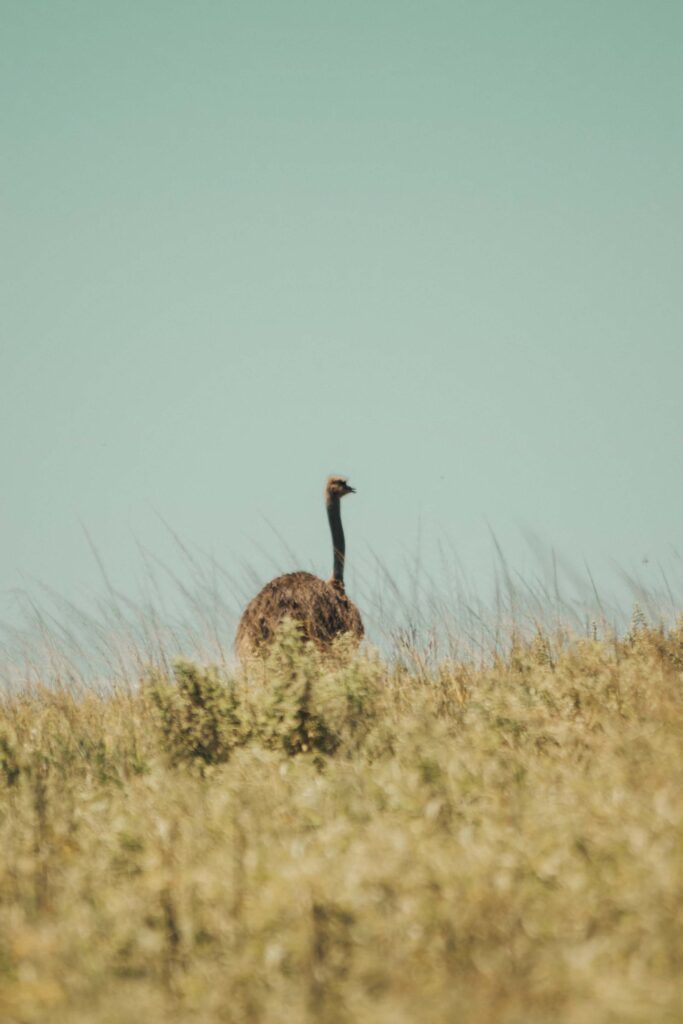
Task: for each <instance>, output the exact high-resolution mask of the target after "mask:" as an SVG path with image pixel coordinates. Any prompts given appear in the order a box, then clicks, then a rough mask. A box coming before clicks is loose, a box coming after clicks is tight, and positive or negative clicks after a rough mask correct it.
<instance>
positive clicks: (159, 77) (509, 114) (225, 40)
mask: <svg viewBox="0 0 683 1024" xmlns="http://www.w3.org/2000/svg"><path fill="white" fill-rule="evenodd" d="M0 9H1V21H2V27H1V31H0V49H1V63H0V89H1V94H2V103H1V104H0V123H1V131H2V227H1V240H0V244H1V246H2V260H3V268H2V275H1V282H0V289H1V295H0V309H1V314H0V322H1V329H2V352H1V363H0V410H1V416H2V433H1V436H0V453H1V459H2V483H3V486H2V493H1V494H0V588H1V590H2V593H3V601H4V602H5V606H6V605H7V603H8V601H9V598H8V591H9V590H10V588H12V587H14V586H17V585H21V584H22V582H23V583H25V582H26V580H27V579H29V578H30V577H33V576H35V577H38V578H40V579H41V580H43V581H45V582H46V583H48V584H50V585H52V586H54V587H56V588H57V589H59V590H61V591H62V592H63V593H65V594H66V595H68V596H76V595H82V594H83V593H85V592H87V590H88V588H89V587H93V586H95V585H96V584H95V581H96V577H97V569H96V567H95V566H94V564H93V560H92V556H91V554H90V552H89V549H88V546H87V543H86V542H85V540H84V536H83V532H82V528H81V524H85V526H86V527H87V529H88V530H89V531H90V533H91V535H92V537H93V539H94V541H95V543H96V544H97V547H98V548H99V551H100V553H101V555H102V557H103V559H104V561H105V562H106V563H107V565H108V566H109V568H110V571H111V573H112V576H113V578H114V579H115V581H116V582H117V583H118V584H119V585H120V586H121V587H122V588H123V589H124V590H126V589H127V588H129V587H133V586H134V585H135V579H136V574H137V573H138V570H139V568H140V565H139V555H138V552H137V549H136V545H135V541H136V539H137V540H139V541H141V542H142V543H143V544H144V545H145V546H147V547H149V548H151V549H152V550H154V551H157V552H158V553H160V554H161V555H162V556H164V557H172V556H169V555H168V546H167V545H168V538H167V537H166V536H165V534H164V529H163V527H162V526H161V524H160V521H159V518H158V515H159V514H160V515H161V516H163V517H164V518H165V519H166V520H167V521H168V522H169V523H170V524H171V525H172V526H173V528H174V529H175V530H177V532H178V533H179V534H180V536H181V537H182V538H183V539H184V540H185V541H186V542H187V543H188V544H191V545H192V544H197V545H199V546H201V547H202V548H204V549H206V550H208V551H211V552H213V554H214V555H215V556H216V557H217V559H218V560H219V561H220V562H221V563H222V564H223V565H225V566H226V567H227V568H228V569H229V570H232V569H233V568H235V567H237V566H238V564H239V562H240V560H245V561H248V562H252V563H253V564H255V565H256V566H257V567H258V571H259V572H262V573H263V578H264V579H265V578H266V575H267V574H268V573H269V571H270V570H269V568H268V566H267V563H266V562H265V560H263V559H262V556H261V555H260V553H259V549H260V548H264V549H265V550H266V551H268V552H270V553H272V555H273V557H274V560H275V562H276V563H277V565H278V566H279V567H280V568H282V569H284V568H287V567H296V566H293V565H291V562H288V559H287V556H286V554H284V553H283V549H282V545H281V544H280V542H279V541H278V540H277V538H276V537H275V535H274V533H273V531H272V530H271V528H270V526H269V525H268V523H272V524H273V525H274V526H275V527H276V528H277V530H278V531H280V533H281V534H282V535H283V536H284V537H285V538H286V539H287V541H288V542H289V543H290V544H291V546H292V548H293V549H294V551H295V552H296V553H297V556H298V558H299V560H300V562H301V564H302V565H303V566H304V567H306V568H313V569H314V570H315V571H318V572H320V573H321V574H327V573H328V572H329V568H330V566H329V562H330V553H329V551H328V547H329V542H328V537H327V526H326V522H325V520H324V516H323V511H322V504H321V489H322V484H323V479H324V477H325V475H326V474H327V473H329V472H338V473H347V474H348V475H349V477H350V479H351V481H352V482H353V483H354V484H355V485H356V486H357V488H358V495H357V497H355V498H349V499H347V502H346V504H345V513H346V520H345V521H346V526H347V534H348V544H349V556H350V566H349V569H350V572H351V577H352V578H353V571H354V563H355V571H357V572H359V571H362V570H363V569H364V567H367V565H368V564H369V561H370V552H375V553H376V554H378V555H379V556H380V557H381V558H382V559H383V560H384V561H385V562H386V563H387V564H388V565H390V566H392V565H396V566H398V565H399V563H400V562H401V560H402V559H403V558H404V554H405V551H406V550H408V551H410V550H412V549H413V548H414V546H415V543H416V537H417V534H418V530H421V531H422V534H423V536H426V537H427V538H428V542H425V544H426V547H425V551H426V552H427V553H426V554H425V556H424V557H425V558H427V559H429V558H431V557H436V556H432V555H429V553H428V551H429V544H430V543H432V541H435V540H436V539H438V538H439V537H444V538H447V540H448V542H449V543H451V544H452V545H454V547H455V549H456V551H457V552H458V553H459V554H460V556H461V557H462V559H463V561H464V562H465V564H466V565H467V566H468V567H469V568H470V569H471V570H472V572H473V573H474V576H475V577H476V575H477V573H478V572H480V571H481V572H483V571H484V566H487V565H488V564H489V562H490V550H489V541H488V534H487V523H490V524H491V526H492V527H493V528H494V529H495V530H496V531H497V532H498V534H499V535H500V537H501V541H502V543H503V545H504V546H505V547H506V548H507V550H509V552H510V554H511V557H512V558H513V559H514V558H515V557H516V555H517V552H518V549H519V551H521V550H522V546H523V542H522V540H521V533H520V531H521V530H531V531H535V532H537V533H538V534H539V535H540V537H541V538H542V539H543V540H544V541H546V542H547V543H548V544H552V545H554V546H556V547H557V548H558V549H559V550H560V551H561V552H563V553H564V554H565V555H566V557H567V558H568V559H569V560H570V561H572V560H573V561H575V562H576V563H577V564H578V565H581V564H582V562H583V560H584V559H587V560H588V561H589V562H590V563H591V564H593V565H597V566H598V570H599V566H600V565H602V564H604V565H607V564H608V562H609V560H610V559H614V560H616V561H617V562H618V563H620V564H621V565H624V566H626V567H630V566H631V565H639V566H640V565H644V566H645V569H644V570H643V571H644V572H646V573H647V572H648V571H650V570H649V569H648V568H647V566H648V565H649V566H650V567H651V568H652V567H653V566H654V565H655V564H656V562H657V561H661V562H662V564H664V565H668V564H669V563H670V562H671V561H672V559H673V560H674V561H675V557H676V556H675V552H676V551H679V552H680V550H681V548H682V547H683V527H682V522H683V517H682V514H681V513H682V508H683V454H682V453H683V443H682V442H683V414H682V411H681V409H682V406H681V392H682V385H683V312H682V303H681V294H682V290H683V289H682V283H683V244H682V238H683V230H682V229H683V117H681V96H683V4H681V3H677V2H673V0H671V2H669V0H653V2H651V3H645V2H642V0H637V2H634V0H602V2H600V0H571V2H559V0H558V2H549V0H538V2H530V0H518V2H508V0H497V2H487V0H471V2H458V0H448V2H442V3H430V2H429V0H427V2H419V3H418V2H411V3H408V2H403V0H382V2H373V0H363V2H355V0H345V2H343V3H341V2H338V0H335V2H333V3H330V2H325V0H310V2H301V0H289V2H286V3H285V2H262V0H245V2H228V0H223V2H218V0H214V2H209V0H204V2H201V0H200V2H196V3H187V2H179V0H134V2H129V0H116V2H111V3H105V2H97V0H70V2H65V0H50V2H49V3H42V2H37V0H16V2H12V0H4V2H2V4H1V5H0ZM520 557H521V556H520ZM645 557H647V558H648V559H649V561H648V563H643V562H642V559H643V558H645ZM678 566H679V568H680V556H678ZM652 571H654V569H652Z"/></svg>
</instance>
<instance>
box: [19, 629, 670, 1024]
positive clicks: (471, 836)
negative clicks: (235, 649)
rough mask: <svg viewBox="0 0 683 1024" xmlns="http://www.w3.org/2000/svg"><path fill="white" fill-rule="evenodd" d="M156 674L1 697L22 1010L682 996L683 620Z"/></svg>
mask: <svg viewBox="0 0 683 1024" xmlns="http://www.w3.org/2000/svg"><path fill="white" fill-rule="evenodd" d="M143 674H144V673H143ZM134 682H135V680H131V679H128V680H127V683H126V685H125V686H124V685H122V684H120V685H117V686H114V687H113V688H112V689H110V691H109V692H103V693H99V694H98V693H96V692H94V691H93V690H87V689H80V690H74V689H73V688H70V687H69V686H66V685H63V686H56V687H51V688H49V689H47V688H40V687H37V686H34V687H33V688H32V689H30V690H27V691H25V692H23V693H15V694H14V695H8V696H7V697H6V698H5V700H4V702H3V705H2V708H1V713H0V848H1V849H2V860H1V862H0V1019H2V1020H3V1021H7V1022H8V1024H13V1022H21V1024H33V1022H42V1021H48V1020H49V1021H50V1022H51V1024H76V1022H85V1021H87V1022H88V1024H99V1022H102V1024H104V1022H107V1024H116V1022H121V1024H124V1022H125V1024H128V1022H129V1021H131V1020H145V1021H146V1022H147V1024H156V1022H162V1021H164V1022H165V1021H169V1020H171V1021H177V1022H185V1021H197V1022H202V1024H213V1022H219V1021H220V1022H232V1021H235V1022H238V1021H253V1022H257V1021H258V1022H264V1021H268V1022H271V1021H272V1022H283V1024H284V1022H287V1024H292V1022H297V1021H302V1022H303V1021H314V1020H315V1021H316V1022H342V1021H353V1022H365V1021H367V1022H373V1024H374V1022H377V1024H383V1022H386V1024H389V1022H391V1024H401V1022H406V1024H407V1022H410V1024H412V1022H414V1021H420V1022H421V1024H431V1022H434V1024H437V1022H438V1024H441V1022H443V1021H447V1020H459V1021H467V1022H476V1024H488V1022H491V1024H493V1022H496V1024H513V1022H514V1024H517V1022H519V1024H534V1022H538V1024H540V1022H544V1024H545V1022H547V1021H557V1022H566V1024H579V1022H580V1024H584V1022H590V1024H592V1022H595V1024H602V1022H623V1021H634V1022H635V1021H642V1022H647V1024H659V1022H661V1024H664V1022H671V1024H673V1022H678V1021H680V1020H681V1019H683V980H682V979H683V623H682V624H680V625H679V626H678V628H674V629H672V630H671V631H670V632H668V633H665V632H664V631H662V630H658V629H653V628H649V627H648V626H646V625H645V624H644V623H643V622H636V623H635V626H634V628H633V629H632V630H631V633H630V635H629V636H628V637H627V638H626V639H625V640H622V641H619V642H617V641H616V640H590V639H575V640H572V639H570V638H568V637H567V636H566V635H560V634H558V635H557V636H554V635H549V634H548V633H543V632H540V633H538V634H537V635H536V636H535V637H533V638H531V639H530V640H529V641H528V642H521V641H517V642H515V643H513V644H512V646H511V647H510V649H509V650H508V652H507V654H506V655H505V656H499V657H498V658H496V659H494V660H492V661H491V662H490V663H489V664H488V665H486V664H480V665H475V664H473V663H472V662H471V661H466V662H458V661H441V662H438V663H435V664H431V663H430V664H428V663H427V662H426V661H425V660H424V658H423V656H422V655H421V654H417V653H416V654H415V657H414V658H412V659H411V658H409V657H404V658H403V660H402V662H398V663H397V662H394V663H393V664H389V663H387V662H385V661H382V660H380V659H379V658H377V657H372V656H363V657H356V658H355V659H352V660H351V661H349V660H347V659H344V658H343V657H340V658H339V659H338V661H336V662H329V661H328V662H326V663H324V664H323V663H321V662H319V661H318V660H317V659H316V656H315V655H314V654H312V653H311V652H308V653H304V654H302V653H301V652H300V651H298V649H297V645H296V643H295V642H294V641H293V639H292V637H291V636H289V635H284V636H283V638H282V642H281V644H280V647H279V649H278V650H277V651H276V652H275V653H274V655H273V656H272V658H271V660H270V661H269V662H268V663H267V664H266V665H262V666H257V667H256V668H254V669H253V670H252V672H251V674H250V676H249V677H248V678H246V677H244V676H235V675H231V674H230V673H229V672H228V671H226V670H225V669H202V668H199V667H197V666H196V665H193V664H191V663H187V662H185V663H180V664H178V665H177V666H176V668H175V674H173V673H172V672H170V671H169V670H167V669H165V668H164V667H163V665H161V664H160V663H159V664H157V666H156V668H155V669H154V671H152V672H151V673H149V674H146V675H145V677H144V680H143V683H142V685H141V686H137V685H133V683H134Z"/></svg>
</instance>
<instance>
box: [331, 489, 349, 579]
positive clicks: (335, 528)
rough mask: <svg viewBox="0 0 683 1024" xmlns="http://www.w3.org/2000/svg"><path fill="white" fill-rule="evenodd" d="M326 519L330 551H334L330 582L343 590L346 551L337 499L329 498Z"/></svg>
mask: <svg viewBox="0 0 683 1024" xmlns="http://www.w3.org/2000/svg"><path fill="white" fill-rule="evenodd" d="M327 518H328V521H329V524H330V531H331V533H332V549H333V551H334V569H333V572H332V582H333V583H336V584H337V585H338V586H340V587H341V588H342V590H343V589H344V553H345V551H346V545H345V543H344V531H343V529H342V522H341V508H340V507H339V498H331V499H330V500H329V501H328V502H327Z"/></svg>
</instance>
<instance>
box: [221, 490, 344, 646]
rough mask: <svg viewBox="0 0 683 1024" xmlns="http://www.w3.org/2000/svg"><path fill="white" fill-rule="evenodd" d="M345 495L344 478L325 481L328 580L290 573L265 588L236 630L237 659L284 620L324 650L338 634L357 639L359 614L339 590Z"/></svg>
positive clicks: (268, 638) (262, 641) (267, 639)
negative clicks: (329, 544) (329, 552)
mask: <svg viewBox="0 0 683 1024" xmlns="http://www.w3.org/2000/svg"><path fill="white" fill-rule="evenodd" d="M345 494H355V491H354V489H353V487H350V486H349V484H348V483H347V482H346V480H345V478H344V477H341V476H331V477H328V480H327V484H326V486H325V506H326V508H327V518H328V521H329V524H330V532H331V533H332V550H333V554H334V561H333V571H332V577H331V578H330V579H329V580H321V579H319V578H318V577H317V576H313V575H312V573H310V572H290V573H287V574H286V575H285V576H278V577H277V578H276V579H274V580H271V581H270V583H266V585H265V587H264V588H263V590H260V591H259V593H258V594H257V595H256V597H255V598H254V599H253V600H252V601H250V602H249V604H248V605H247V607H246V608H245V609H244V612H243V613H242V618H241V619H240V623H239V626H238V627H237V636H236V638H235V651H236V652H237V655H238V657H239V658H241V659H242V660H245V659H247V658H248V657H249V656H250V655H253V654H256V653H258V651H259V649H260V648H264V647H266V646H267V645H268V644H269V642H270V641H271V640H272V639H273V636H274V635H275V632H276V630H277V627H278V626H279V624H280V623H281V622H282V620H283V619H285V618H290V619H293V620H294V621H295V622H296V623H297V624H298V625H299V626H300V627H301V631H302V634H303V636H304V638H305V639H307V640H312V641H313V642H314V643H315V644H316V645H317V646H318V647H320V648H323V649H324V648H325V647H328V646H329V645H330V644H331V643H332V641H333V640H334V639H335V638H336V637H338V636H342V635H343V634H349V635H351V636H352V637H355V638H356V639H357V640H359V641H360V640H361V639H362V637H363V632H364V630H363V622H362V619H361V617H360V612H359V611H358V609H357V608H356V606H355V604H353V602H352V601H349V599H348V597H347V596H346V591H345V590H344V557H345V553H346V546H345V542H344V530H343V529H342V523H341V508H340V501H341V499H342V498H343V497H344V495H345Z"/></svg>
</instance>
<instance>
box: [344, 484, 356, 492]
mask: <svg viewBox="0 0 683 1024" xmlns="http://www.w3.org/2000/svg"><path fill="white" fill-rule="evenodd" d="M346 493H347V494H355V493H356V488H355V487H351V486H350V485H349V484H347V485H346Z"/></svg>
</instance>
